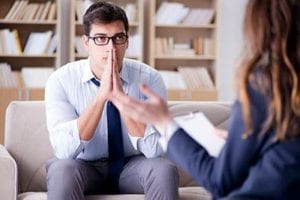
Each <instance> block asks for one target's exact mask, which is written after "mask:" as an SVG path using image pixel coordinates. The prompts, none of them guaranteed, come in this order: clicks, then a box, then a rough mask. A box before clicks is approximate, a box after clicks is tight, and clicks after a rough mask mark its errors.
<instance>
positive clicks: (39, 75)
mask: <svg viewBox="0 0 300 200" xmlns="http://www.w3.org/2000/svg"><path fill="white" fill-rule="evenodd" d="M53 71H54V69H53V67H23V68H22V70H21V76H22V78H23V80H24V86H25V87H31V88H44V87H45V86H46V82H47V79H48V78H49V76H50V75H51V73H52V72H53Z"/></svg>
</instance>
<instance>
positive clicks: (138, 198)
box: [18, 187, 211, 200]
mask: <svg viewBox="0 0 300 200" xmlns="http://www.w3.org/2000/svg"><path fill="white" fill-rule="evenodd" d="M85 199H86V200H123V199H130V200H144V199H145V196H144V195H142V194H121V195H101V196H100V195H90V196H86V198H85ZM209 199H211V195H210V194H209V193H208V192H207V191H206V190H204V189H203V188H201V187H183V188H179V200H209ZM18 200H47V193H46V192H26V193H23V194H20V195H19V196H18Z"/></svg>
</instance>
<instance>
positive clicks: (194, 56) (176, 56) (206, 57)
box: [155, 55, 216, 60]
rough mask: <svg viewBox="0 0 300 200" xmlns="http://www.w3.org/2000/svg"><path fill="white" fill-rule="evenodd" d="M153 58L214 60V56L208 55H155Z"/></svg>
mask: <svg viewBox="0 0 300 200" xmlns="http://www.w3.org/2000/svg"><path fill="white" fill-rule="evenodd" d="M155 59H166V60H167V59H169V60H171V59H172V60H215V59H216V56H214V55H213V56H208V55H192V56H190V55H184V56H180V55H156V56H155Z"/></svg>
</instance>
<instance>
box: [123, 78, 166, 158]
mask: <svg viewBox="0 0 300 200" xmlns="http://www.w3.org/2000/svg"><path fill="white" fill-rule="evenodd" d="M145 84H146V85H148V87H150V88H151V89H152V90H153V91H154V92H155V93H156V94H158V95H159V96H160V97H162V98H163V99H164V100H165V101H167V90H166V87H165V84H164V82H163V79H162V78H161V76H160V74H159V73H158V72H153V73H151V76H150V79H149V82H148V83H145ZM129 135H130V134H129ZM159 138H160V134H159V133H158V131H157V130H156V129H155V128H154V127H153V126H152V125H151V124H147V126H146V129H145V134H144V137H143V138H137V137H130V139H131V143H132V144H133V146H134V147H135V148H136V149H137V150H139V151H140V152H142V153H143V154H144V155H145V156H146V157H147V158H153V157H158V156H160V155H162V154H163V149H162V148H161V146H160V144H159Z"/></svg>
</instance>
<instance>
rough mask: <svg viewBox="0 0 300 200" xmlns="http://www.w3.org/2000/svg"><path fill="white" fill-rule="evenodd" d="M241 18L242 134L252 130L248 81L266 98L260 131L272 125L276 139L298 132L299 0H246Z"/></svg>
mask: <svg viewBox="0 0 300 200" xmlns="http://www.w3.org/2000/svg"><path fill="white" fill-rule="evenodd" d="M244 20H245V21H244V33H245V37H246V48H245V52H244V56H243V60H242V65H241V68H240V70H241V71H239V72H240V79H239V80H240V81H239V85H238V86H239V99H240V101H241V103H242V108H243V118H244V121H245V126H246V131H245V133H244V135H243V136H245V137H247V136H249V134H250V133H251V132H252V120H251V117H250V115H251V108H250V101H249V95H248V90H247V86H248V85H249V84H250V85H251V87H254V88H255V89H257V90H259V91H260V92H261V93H262V94H263V95H265V96H266V99H267V101H268V118H267V119H266V121H265V122H264V128H263V130H262V133H266V132H267V131H268V130H269V129H271V128H274V129H276V137H275V139H277V140H284V139H286V138H291V137H296V136H299V135H300V24H299V23H300V0H249V2H248V5H247V7H246V14H245V19H244ZM255 72H259V73H260V74H261V75H259V77H257V76H256V75H254V74H255Z"/></svg>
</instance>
